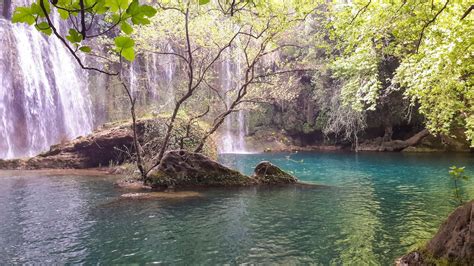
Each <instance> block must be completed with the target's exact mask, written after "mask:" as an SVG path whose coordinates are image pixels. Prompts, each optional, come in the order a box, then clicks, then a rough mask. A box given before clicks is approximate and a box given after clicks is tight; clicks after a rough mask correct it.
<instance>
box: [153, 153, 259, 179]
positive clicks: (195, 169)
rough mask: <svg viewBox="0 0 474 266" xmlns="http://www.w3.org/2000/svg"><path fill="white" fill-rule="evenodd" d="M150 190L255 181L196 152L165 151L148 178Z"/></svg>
mask: <svg viewBox="0 0 474 266" xmlns="http://www.w3.org/2000/svg"><path fill="white" fill-rule="evenodd" d="M148 183H149V185H151V186H152V187H154V188H169V187H192V186H244V185H251V184H256V183H257V182H256V180H255V179H253V178H251V177H248V176H246V175H243V174H241V173H239V172H238V171H235V170H232V169H230V168H228V167H226V166H224V165H222V164H220V163H218V162H216V161H214V160H212V159H211V158H209V157H207V156H204V155H203V154H200V153H193V152H188V151H186V150H172V151H167V152H166V153H165V155H164V157H163V160H162V161H161V164H160V165H159V166H158V167H157V168H156V169H154V170H153V171H152V172H151V173H150V175H149V182H148Z"/></svg>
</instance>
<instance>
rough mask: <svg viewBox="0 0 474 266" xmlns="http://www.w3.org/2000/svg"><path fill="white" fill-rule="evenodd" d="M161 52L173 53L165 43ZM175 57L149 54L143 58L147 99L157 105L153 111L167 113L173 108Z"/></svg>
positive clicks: (171, 48)
mask: <svg viewBox="0 0 474 266" xmlns="http://www.w3.org/2000/svg"><path fill="white" fill-rule="evenodd" d="M162 50H163V51H165V52H167V53H174V50H173V47H172V46H171V44H169V43H166V44H165V45H164V46H163V49H162ZM176 60H177V59H176V57H175V56H173V55H160V54H157V53H151V54H149V55H147V57H146V58H144V61H145V62H144V64H145V71H146V73H145V76H146V77H145V79H146V83H147V84H146V86H147V88H148V93H149V97H150V98H151V99H152V100H153V101H154V103H155V104H157V106H158V107H157V109H158V110H155V111H158V112H160V111H167V110H172V108H174V103H175V98H176V96H175V88H174V87H175V86H174V82H175V81H174V79H175V71H176Z"/></svg>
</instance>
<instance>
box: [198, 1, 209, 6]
mask: <svg viewBox="0 0 474 266" xmlns="http://www.w3.org/2000/svg"><path fill="white" fill-rule="evenodd" d="M209 2H210V0H199V4H200V5H205V4H207V3H209Z"/></svg>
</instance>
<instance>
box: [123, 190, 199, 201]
mask: <svg viewBox="0 0 474 266" xmlns="http://www.w3.org/2000/svg"><path fill="white" fill-rule="evenodd" d="M120 197H121V198H125V199H167V200H177V199H186V198H196V197H202V195H201V194H200V193H198V192H195V191H178V192H147V193H126V194H122V195H121V196H120Z"/></svg>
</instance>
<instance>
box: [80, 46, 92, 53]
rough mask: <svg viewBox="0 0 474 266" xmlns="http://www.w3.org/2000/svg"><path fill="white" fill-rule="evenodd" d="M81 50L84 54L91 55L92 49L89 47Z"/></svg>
mask: <svg viewBox="0 0 474 266" xmlns="http://www.w3.org/2000/svg"><path fill="white" fill-rule="evenodd" d="M79 50H81V51H83V52H84V53H90V52H91V51H92V49H91V48H90V47H89V46H81V48H79Z"/></svg>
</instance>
